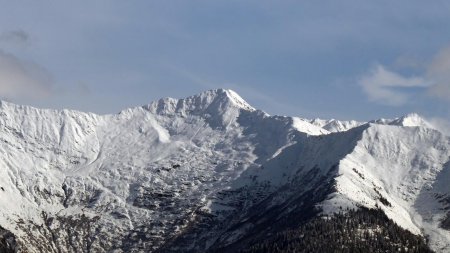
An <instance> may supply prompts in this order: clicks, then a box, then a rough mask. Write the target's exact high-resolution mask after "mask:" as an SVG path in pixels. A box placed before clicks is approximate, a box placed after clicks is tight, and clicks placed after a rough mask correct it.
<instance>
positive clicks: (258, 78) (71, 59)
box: [0, 0, 450, 120]
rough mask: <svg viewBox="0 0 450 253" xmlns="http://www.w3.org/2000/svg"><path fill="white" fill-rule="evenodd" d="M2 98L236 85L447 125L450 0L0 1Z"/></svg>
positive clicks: (303, 106)
mask: <svg viewBox="0 0 450 253" xmlns="http://www.w3.org/2000/svg"><path fill="white" fill-rule="evenodd" d="M0 2H1V4H2V8H1V10H0V97H1V98H2V99H5V100H9V101H12V102H15V103H19V104H29V105H33V106H38V107H45V108H58V109H59V108H71V109H77V110H83V111H91V112H96V113H101V114H103V113H115V112H118V111H120V110H121V109H124V108H128V107H134V106H140V105H143V104H147V103H149V102H150V101H152V100H155V99H158V98H161V97H168V96H170V97H176V98H181V97H185V96H189V95H193V94H196V93H198V92H201V91H202V90H206V89H212V88H219V87H221V88H231V89H233V90H235V91H236V92H238V93H239V94H240V95H241V96H242V97H243V98H244V99H246V100H247V101H248V102H249V103H250V104H252V105H253V106H254V107H257V108H259V109H262V110H264V111H266V112H268V113H270V114H281V115H292V116H302V117H307V118H314V117H321V118H339V119H358V120H369V119H375V118H380V117H384V118H390V117H396V116H400V115H404V114H406V113H409V112H418V113H420V114H422V115H424V116H426V117H428V118H440V119H442V120H446V119H449V118H450V111H449V105H450V31H449V28H450V15H449V13H450V2H449V1H432V2H425V1H356V0H355V1H349V0H343V1H265V0H254V1H242V0H240V1H230V0H228V1H206V0H205V1H200V0H198V1H194V0H192V1H187V0H183V1H167V0H164V1H106V0H105V1H97V0H91V1H6V0H5V1H0Z"/></svg>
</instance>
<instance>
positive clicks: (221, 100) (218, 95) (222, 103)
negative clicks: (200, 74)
mask: <svg viewBox="0 0 450 253" xmlns="http://www.w3.org/2000/svg"><path fill="white" fill-rule="evenodd" d="M144 108H145V109H147V110H149V111H150V112H153V113H156V114H174V113H177V114H182V115H185V114H192V113H194V114H205V113H208V114H223V113H225V112H226V111H229V110H230V109H232V110H236V109H242V110H246V111H255V110H256V109H255V108H253V107H252V106H251V105H249V104H248V103H247V102H246V101H245V100H244V99H243V98H242V97H241V96H239V95H238V94H237V93H236V92H235V91H233V90H229V89H212V90H207V91H204V92H201V93H199V94H197V95H193V96H189V97H186V98H183V99H175V98H163V99H160V100H158V101H154V102H152V103H150V104H149V105H147V106H145V107H144Z"/></svg>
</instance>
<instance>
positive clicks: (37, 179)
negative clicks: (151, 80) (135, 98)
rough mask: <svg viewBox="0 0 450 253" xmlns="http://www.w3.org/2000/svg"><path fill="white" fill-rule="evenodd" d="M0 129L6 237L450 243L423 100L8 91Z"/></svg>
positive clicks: (84, 248)
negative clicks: (81, 99) (301, 107)
mask: <svg viewBox="0 0 450 253" xmlns="http://www.w3.org/2000/svg"><path fill="white" fill-rule="evenodd" d="M0 129H1V131H0V143H1V145H0V166H1V168H2V169H1V170H0V251H2V252H15V251H19V252H238V251H242V252H267V251H270V252H286V251H287V250H288V249H289V248H290V249H292V248H294V249H303V250H306V251H308V252H320V251H323V252H326V251H333V250H336V249H337V248H333V247H338V246H336V245H337V244H336V242H339V243H340V244H339V247H340V248H342V247H345V248H346V249H348V250H350V251H351V250H360V251H361V250H362V251H372V252H376V251H374V249H380V250H384V251H383V252H385V251H390V250H392V249H393V248H395V247H396V248H395V249H398V248H399V247H402V248H405V249H408V250H410V251H411V252H429V251H430V249H429V248H428V247H431V248H432V249H433V250H435V251H436V252H447V250H448V248H449V247H450V232H449V229H450V225H449V224H450V188H449V187H448V182H449V180H450V160H449V157H450V144H449V143H450V137H449V136H447V135H445V134H443V133H441V132H439V131H437V130H435V129H433V127H432V125H431V124H429V123H427V122H426V121H424V120H422V119H421V118H420V116H418V115H415V114H412V115H407V116H405V117H402V118H398V119H394V120H375V121H371V122H369V123H363V122H356V121H347V122H345V121H337V120H319V119H316V120H305V119H301V118H298V117H282V116H270V115H268V114H266V113H264V112H262V111H260V110H256V109H255V108H253V107H252V106H250V105H249V104H248V103H247V102H245V101H244V100H243V99H242V98H241V97H240V96H239V95H238V94H236V93H235V92H233V91H231V90H224V89H216V90H210V91H206V92H203V93H201V94H199V95H195V96H191V97H187V98H184V99H173V98H165V99H161V100H158V101H155V102H152V103H150V104H149V105H145V106H142V107H137V108H132V109H128V110H124V111H122V112H120V113H119V114H113V115H95V114H90V113H82V112H76V111H70V110H62V111H56V110H41V109H36V108H32V107H24V106H17V105H14V104H10V103H2V104H1V106H0ZM343 220H344V221H345V220H346V221H348V222H342V221H343ZM330 228H336V229H330ZM338 228H342V229H338ZM425 237H426V238H427V239H428V245H426V244H425V242H426V241H425V239H424V238H425ZM299 238H300V239H299ZM301 238H304V239H301ZM331 238H334V239H331ZM348 238H354V240H349V239H348ZM377 238H378V239H377ZM380 238H382V239H380ZM327 240H328V241H327ZM318 241H321V242H322V243H320V244H318V243H317V242H318ZM283 247H285V248H283ZM308 249H310V250H308ZM283 250H285V251H283ZM414 250H415V251H414ZM298 251H299V252H301V251H300V250H298Z"/></svg>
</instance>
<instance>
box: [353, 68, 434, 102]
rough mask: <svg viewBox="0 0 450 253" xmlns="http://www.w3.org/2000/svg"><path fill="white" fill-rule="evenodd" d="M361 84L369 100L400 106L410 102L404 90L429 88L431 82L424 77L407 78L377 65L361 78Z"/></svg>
mask: <svg viewBox="0 0 450 253" xmlns="http://www.w3.org/2000/svg"><path fill="white" fill-rule="evenodd" d="M359 84H360V85H361V86H362V88H363V90H364V92H365V93H366V94H367V96H368V97H369V100H371V101H373V102H377V103H380V104H385V105H392V106H399V105H403V104H405V103H406V102H407V101H408V95H407V94H406V93H405V92H404V91H402V89H406V88H413V87H428V86H429V82H428V81H427V80H426V79H425V78H422V77H416V76H413V77H405V76H402V75H400V74H398V73H395V72H392V71H390V70H387V69H386V68H385V67H384V66H382V65H376V66H375V67H374V68H373V69H372V70H371V71H370V72H369V73H368V74H366V75H365V76H363V77H362V78H360V80H359Z"/></svg>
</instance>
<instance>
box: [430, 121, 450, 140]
mask: <svg viewBox="0 0 450 253" xmlns="http://www.w3.org/2000/svg"><path fill="white" fill-rule="evenodd" d="M426 120H427V121H428V122H430V123H431V125H433V126H434V127H435V128H436V129H437V130H439V131H441V132H442V133H444V134H446V135H449V136H450V121H449V120H448V119H444V118H427V119H426Z"/></svg>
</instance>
